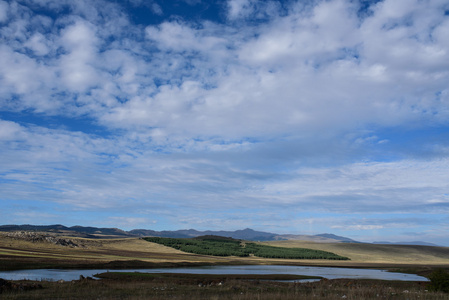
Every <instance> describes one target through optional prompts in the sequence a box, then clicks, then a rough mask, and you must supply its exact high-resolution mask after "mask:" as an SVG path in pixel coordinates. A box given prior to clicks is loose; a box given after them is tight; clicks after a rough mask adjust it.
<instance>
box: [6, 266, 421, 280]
mask: <svg viewBox="0 0 449 300" xmlns="http://www.w3.org/2000/svg"><path fill="white" fill-rule="evenodd" d="M108 271H109V272H114V271H116V272H141V273H144V272H145V273H191V274H295V275H311V276H321V277H324V278H327V279H336V278H352V279H382V280H405V281H427V278H425V277H421V276H418V275H413V274H404V273H390V272H387V271H384V270H371V269H350V268H326V267H299V266H208V267H194V268H161V269H128V270H106V269H96V270H60V269H38V270H18V271H7V272H0V278H3V279H7V280H20V279H29V280H42V279H44V280H55V281H56V280H60V279H62V280H66V281H68V280H75V279H79V277H80V275H83V276H85V277H87V276H90V277H93V275H94V274H97V273H103V272H108Z"/></svg>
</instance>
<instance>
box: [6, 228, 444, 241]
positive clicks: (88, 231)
mask: <svg viewBox="0 0 449 300" xmlns="http://www.w3.org/2000/svg"><path fill="white" fill-rule="evenodd" d="M0 231H6V232H10V231H38V232H47V233H51V234H55V235H64V236H72V237H85V238H124V237H146V236H157V237H171V238H194V237H198V236H203V235H216V236H223V237H231V238H234V239H240V240H247V241H276V240H277V241H280V240H303V241H312V242H321V243H359V242H358V241H355V240H352V239H350V238H347V237H343V236H338V235H335V234H329V233H323V234H317V235H296V234H277V233H270V232H263V231H255V230H253V229H250V228H246V229H243V230H235V231H211V230H207V231H198V230H195V229H184V230H175V231H166V230H164V231H155V230H149V229H133V230H130V231H124V230H121V229H118V228H98V227H84V226H72V227H67V226H64V225H28V224H27V225H1V226H0ZM375 243H376V244H404V245H425V246H437V245H435V244H431V243H426V242H410V243H404V242H402V243H390V242H375Z"/></svg>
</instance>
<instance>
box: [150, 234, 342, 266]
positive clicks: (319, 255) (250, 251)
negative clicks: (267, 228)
mask: <svg viewBox="0 0 449 300" xmlns="http://www.w3.org/2000/svg"><path fill="white" fill-rule="evenodd" d="M144 239H145V240H147V241H148V242H152V243H157V244H161V245H164V246H168V247H171V248H174V249H178V250H181V251H184V252H189V253H195V254H201V255H213V256H240V257H247V256H257V257H264V258H284V259H332V260H348V258H347V257H343V256H340V255H337V254H335V253H332V252H327V251H321V250H312V249H305V248H282V247H273V246H266V245H260V244H256V243H250V242H243V241H240V240H235V239H228V238H221V237H217V238H214V237H208V238H199V239H198V238H196V239H177V238H161V237H148V238H144Z"/></svg>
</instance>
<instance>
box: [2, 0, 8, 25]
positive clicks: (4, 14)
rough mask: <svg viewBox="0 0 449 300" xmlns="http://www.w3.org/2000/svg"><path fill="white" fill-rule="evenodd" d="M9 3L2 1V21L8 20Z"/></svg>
mask: <svg viewBox="0 0 449 300" xmlns="http://www.w3.org/2000/svg"><path fill="white" fill-rule="evenodd" d="M8 10H9V5H8V3H7V2H5V1H0V23H2V22H6V21H7V20H8Z"/></svg>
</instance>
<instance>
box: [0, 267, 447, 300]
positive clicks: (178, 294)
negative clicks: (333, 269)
mask: <svg viewBox="0 0 449 300" xmlns="http://www.w3.org/2000/svg"><path fill="white" fill-rule="evenodd" d="M106 277H108V276H106ZM39 284H41V285H42V286H43V288H42V289H36V290H31V291H8V292H4V293H3V294H1V296H0V297H1V298H2V299H5V300H10V299H83V300H87V299H136V300H137V299H154V300H159V299H216V300H221V299H229V300H234V299H239V300H246V299H248V300H249V299H251V300H252V299H260V300H268V299H270V300H271V299H282V300H290V299H324V300H327V299H357V300H360V299H409V300H418V299H420V300H421V299H429V300H433V299H448V294H444V293H442V292H431V291H427V283H424V282H399V281H382V280H347V279H338V280H321V281H319V282H309V283H294V282H290V283H286V282H276V281H270V280H268V281H267V280H265V279H263V280H261V279H257V278H255V279H251V280H250V279H249V278H246V279H238V278H237V277H235V276H232V275H217V276H212V277H210V276H208V275H195V274H189V275H188V276H184V274H177V275H173V274H172V275H170V276H166V275H163V274H162V275H161V274H159V275H152V276H139V275H137V276H134V275H131V276H130V275H129V274H125V273H124V274H122V275H112V276H109V277H108V278H103V279H100V280H88V279H84V280H76V281H72V282H63V283H58V282H47V281H41V282H39Z"/></svg>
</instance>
